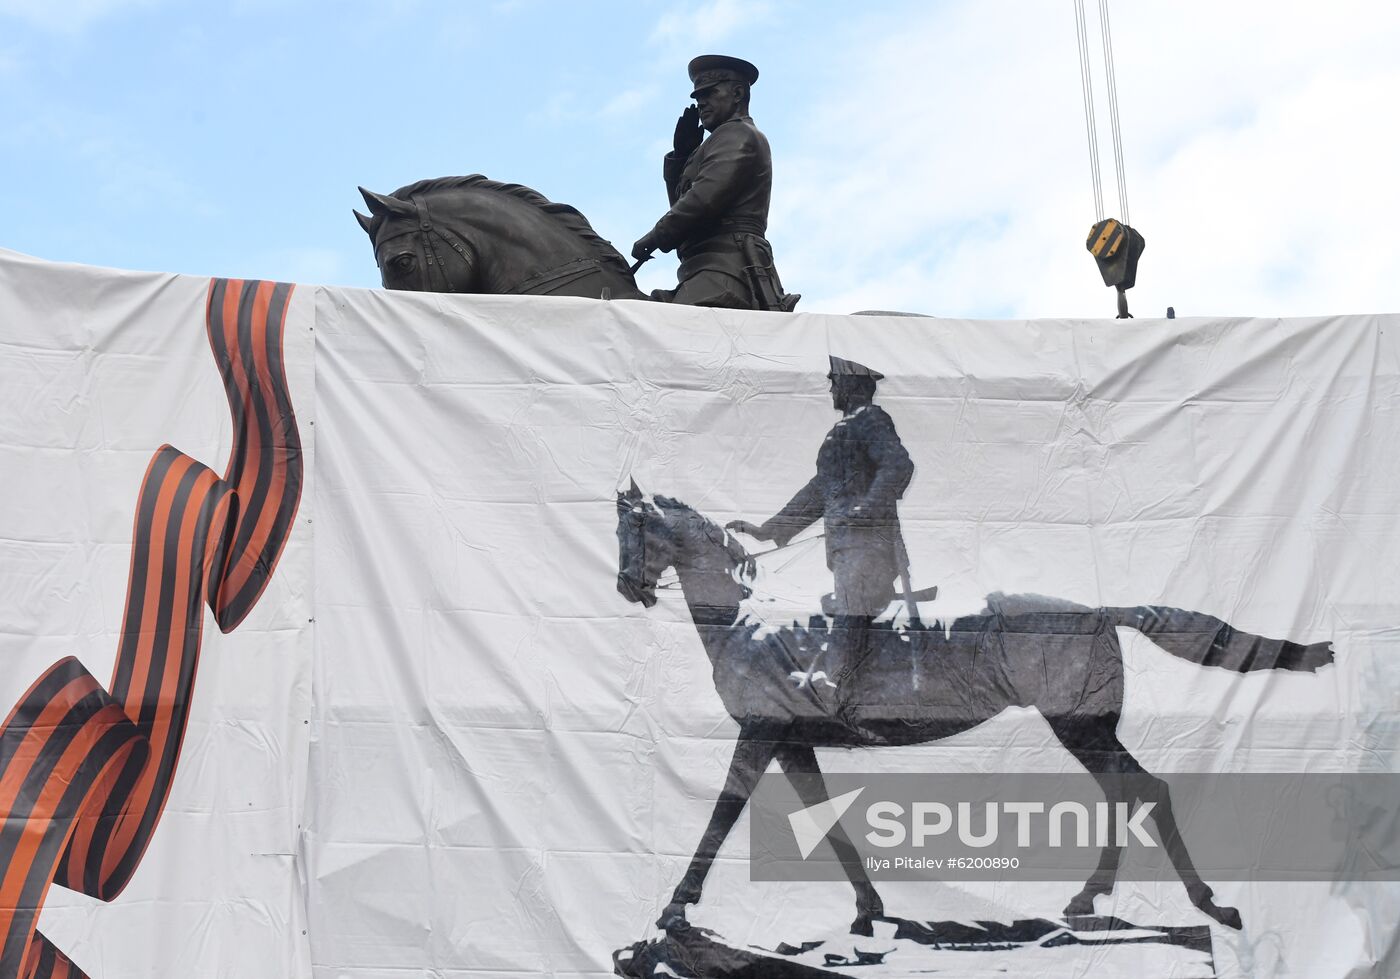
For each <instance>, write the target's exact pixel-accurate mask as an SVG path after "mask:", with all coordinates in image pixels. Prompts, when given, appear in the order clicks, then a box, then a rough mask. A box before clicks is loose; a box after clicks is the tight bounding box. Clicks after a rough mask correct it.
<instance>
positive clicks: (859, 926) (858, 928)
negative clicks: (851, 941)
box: [851, 914, 878, 938]
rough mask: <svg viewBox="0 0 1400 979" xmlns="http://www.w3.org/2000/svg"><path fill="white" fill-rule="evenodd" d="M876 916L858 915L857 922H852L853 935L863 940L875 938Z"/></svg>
mask: <svg viewBox="0 0 1400 979" xmlns="http://www.w3.org/2000/svg"><path fill="white" fill-rule="evenodd" d="M876 917H878V916H876V915H868V914H858V915H856V920H855V921H852V922H851V934H852V935H859V936H861V937H862V938H874V937H875V918H876Z"/></svg>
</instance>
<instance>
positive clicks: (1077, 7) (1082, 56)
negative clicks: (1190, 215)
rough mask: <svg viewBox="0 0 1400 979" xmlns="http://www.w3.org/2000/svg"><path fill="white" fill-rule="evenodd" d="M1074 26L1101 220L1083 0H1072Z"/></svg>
mask: <svg viewBox="0 0 1400 979" xmlns="http://www.w3.org/2000/svg"><path fill="white" fill-rule="evenodd" d="M1074 26H1075V30H1076V34H1077V37H1078V40H1079V81H1080V89H1081V94H1082V97H1083V101H1084V132H1085V134H1086V135H1087V136H1088V138H1089V186H1090V189H1091V190H1092V191H1093V194H1094V215H1095V220H1097V221H1102V220H1103V182H1102V180H1101V178H1100V175H1099V136H1098V131H1099V130H1098V124H1097V123H1096V122H1095V120H1094V78H1093V70H1092V68H1091V67H1090V64H1089V35H1088V28H1087V25H1086V23H1085V16H1084V0H1074Z"/></svg>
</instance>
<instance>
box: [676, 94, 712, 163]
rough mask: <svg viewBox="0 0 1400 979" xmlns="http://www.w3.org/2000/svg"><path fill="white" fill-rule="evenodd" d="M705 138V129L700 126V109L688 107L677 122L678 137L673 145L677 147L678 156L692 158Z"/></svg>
mask: <svg viewBox="0 0 1400 979" xmlns="http://www.w3.org/2000/svg"><path fill="white" fill-rule="evenodd" d="M704 138H705V128H704V127H703V126H701V125H700V108H699V107H698V106H694V105H692V106H688V107H687V108H686V110H685V111H684V112H682V113H681V117H680V118H679V119H677V120H676V137H675V139H674V140H673V141H672V143H671V145H672V146H673V147H675V150H676V156H678V157H680V158H681V159H685V158H686V157H688V156H690V154H692V153H694V152H695V148H696V147H697V146H699V145H700V143H701V141H702V140H704Z"/></svg>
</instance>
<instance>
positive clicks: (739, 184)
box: [632, 54, 799, 311]
mask: <svg viewBox="0 0 1400 979" xmlns="http://www.w3.org/2000/svg"><path fill="white" fill-rule="evenodd" d="M689 71H690V80H691V84H692V85H693V86H694V90H693V91H692V92H691V93H690V97H691V98H693V99H694V100H695V102H696V104H695V105H693V106H690V107H689V108H687V109H686V110H685V111H684V112H683V113H682V114H681V117H680V119H679V121H677V123H676V135H675V141H674V144H673V145H674V149H673V150H672V151H671V152H670V153H667V154H666V158H665V162H664V165H663V174H664V176H665V178H666V193H667V196H668V197H669V199H670V202H671V209H670V210H669V211H667V212H666V213H665V214H664V215H662V216H661V220H659V221H657V222H656V226H655V227H653V228H652V229H651V230H650V231H648V232H647V233H646V234H645V235H643V236H642V237H641V238H639V239H638V240H637V243H636V244H635V245H633V246H632V257H633V258H636V259H640V260H645V259H647V258H649V257H650V256H651V253H652V252H654V251H658V250H659V251H663V252H669V251H671V250H672V249H676V250H677V252H678V254H679V256H680V260H681V264H680V270H679V279H680V284H679V285H678V286H677V287H676V288H675V289H657V290H655V291H654V292H653V293H652V297H653V298H655V299H660V300H662V301H665V302H673V303H684V304H686V305H690V306H724V307H729V308H734V309H767V310H785V311H790V310H791V309H792V308H793V307H794V306H796V305H797V300H798V298H799V297H798V296H796V295H788V294H786V293H784V292H783V287H782V283H781V282H780V281H779V280H778V273H777V270H776V269H775V268H774V267H773V249H772V246H771V245H769V244H768V239H767V238H765V237H764V235H766V234H767V232H768V200H769V197H770V196H771V194H772V190H773V157H772V153H771V151H770V150H769V148H768V140H767V138H766V137H765V136H764V135H763V133H761V132H759V130H758V127H757V126H755V125H754V122H753V120H752V119H751V118H749V89H750V88H751V87H752V85H753V83H754V82H755V81H757V79H758V69H757V68H755V67H754V66H753V65H751V64H749V63H748V62H747V61H741V60H740V59H738V58H729V57H725V56H723V55H717V54H707V55H702V56H700V57H698V58H696V59H695V60H693V61H692V62H691V63H690V66H689ZM705 131H708V132H709V134H710V135H709V138H708V139H707V138H705V136H704V132H705Z"/></svg>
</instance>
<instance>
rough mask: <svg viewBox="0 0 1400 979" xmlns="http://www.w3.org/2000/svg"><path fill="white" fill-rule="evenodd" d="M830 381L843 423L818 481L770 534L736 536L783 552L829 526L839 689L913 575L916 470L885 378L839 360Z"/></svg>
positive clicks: (830, 441)
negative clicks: (900, 583)
mask: <svg viewBox="0 0 1400 979" xmlns="http://www.w3.org/2000/svg"><path fill="white" fill-rule="evenodd" d="M827 377H828V378H830V380H831V403H832V407H834V408H835V409H836V410H837V411H839V412H841V413H842V418H841V420H840V421H838V422H837V423H836V425H835V426H834V427H833V428H832V429H831V431H830V432H829V433H827V436H826V439H825V440H824V441H823V442H822V446H821V449H820V450H818V452H817V473H816V475H815V476H813V477H812V479H811V480H810V481H809V482H808V483H807V485H806V486H804V487H802V489H801V490H799V491H798V493H797V495H796V496H794V497H793V498H792V500H791V501H790V502H789V503H788V504H787V506H785V507H783V508H782V510H781V511H779V512H778V513H777V515H775V516H774V517H772V518H771V519H770V520H767V521H765V522H764V523H763V525H762V526H755V525H754V524H751V523H749V522H748V521H746V520H735V521H733V522H732V523H730V524H729V528H730V529H731V530H735V531H738V532H740V533H745V534H749V535H750V536H752V537H755V538H757V539H759V540H771V541H776V542H777V543H778V544H779V545H783V544H786V543H788V542H789V541H790V540H792V538H793V537H795V536H797V535H798V534H799V533H801V532H802V531H803V530H805V529H806V528H807V527H810V526H811V525H812V524H813V523H815V522H816V521H817V520H818V519H821V520H822V521H823V524H824V528H825V532H826V564H827V567H829V568H830V569H831V571H832V574H833V576H834V578H835V590H834V591H833V592H832V594H831V597H830V601H829V603H828V602H826V601H824V602H823V604H824V605H829V607H828V608H827V609H826V611H828V613H829V614H831V615H833V616H834V618H835V622H834V623H833V637H834V638H835V640H836V641H835V642H833V644H832V647H831V652H832V654H833V659H834V662H833V663H832V667H833V668H832V669H831V670H829V671H827V672H828V673H829V674H830V676H831V678H832V679H833V680H834V681H835V682H836V684H837V686H838V688H839V686H840V684H841V681H842V680H844V679H845V678H846V677H847V676H848V675H849V674H850V673H851V671H853V670H854V669H855V668H856V667H857V666H859V665H860V661H861V659H863V658H864V651H865V645H866V642H867V639H868V632H869V627H870V623H871V622H872V620H873V619H874V618H875V617H876V616H878V615H879V614H880V613H881V612H883V611H884V610H885V609H886V608H887V607H888V606H889V604H890V602H891V601H893V600H894V598H895V594H896V593H895V585H894V582H895V579H896V578H897V577H900V576H901V575H902V574H907V572H908V568H907V566H906V558H905V550H904V541H903V537H902V536H901V533H900V527H899V512H898V501H899V499H900V498H901V497H902V496H903V495H904V491H905V489H906V488H907V487H908V486H909V480H910V479H911V478H912V477H913V475H914V463H913V462H912V461H910V459H909V453H908V452H907V451H906V450H905V448H904V444H903V443H902V442H901V441H900V440H899V433H898V432H896V431H895V427H894V421H893V419H891V418H890V416H889V415H888V414H887V413H886V412H885V410H884V409H883V408H881V407H880V406H879V405H877V404H875V403H874V397H875V384H876V382H877V381H879V380H880V379H881V378H883V377H884V375H883V374H880V373H878V372H877V371H873V370H871V369H870V368H869V367H866V366H864V365H862V364H857V363H855V362H854V361H849V360H843V359H842V358H840V357H832V358H831V372H830V373H829V374H828V375H827ZM838 697H839V693H838Z"/></svg>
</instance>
